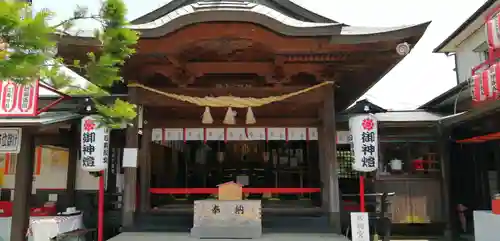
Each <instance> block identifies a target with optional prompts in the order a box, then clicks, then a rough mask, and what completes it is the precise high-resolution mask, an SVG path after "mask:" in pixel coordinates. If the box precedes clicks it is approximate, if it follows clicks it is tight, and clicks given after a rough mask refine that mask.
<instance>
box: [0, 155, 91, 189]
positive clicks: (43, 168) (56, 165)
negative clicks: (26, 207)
mask: <svg viewBox="0 0 500 241" xmlns="http://www.w3.org/2000/svg"><path fill="white" fill-rule="evenodd" d="M35 158H36V155H35ZM68 161H69V155H68V151H67V150H66V149H62V148H51V147H43V148H42V154H41V160H40V161H39V162H37V161H36V160H35V163H39V164H40V174H38V175H35V178H34V183H33V185H34V189H59V190H64V189H66V180H67V179H66V176H67V171H68ZM0 165H1V166H0V171H4V169H5V162H3V163H0ZM35 169H36V168H35ZM3 173H4V175H3V181H1V182H0V183H1V184H0V188H6V189H14V187H15V175H14V173H9V174H5V172H3ZM1 177H2V176H1V175H0V178H1ZM98 184H99V180H98V178H96V177H94V176H91V175H89V174H88V172H86V171H83V170H82V169H81V168H80V165H77V171H76V190H97V189H98V187H99V186H98Z"/></svg>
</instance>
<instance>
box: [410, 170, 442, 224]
mask: <svg viewBox="0 0 500 241" xmlns="http://www.w3.org/2000/svg"><path fill="white" fill-rule="evenodd" d="M408 184H409V189H410V206H411V209H412V215H411V217H412V218H411V219H412V223H433V222H442V221H443V220H444V219H443V209H442V197H441V183H440V180H438V179H422V180H415V181H409V182H408Z"/></svg>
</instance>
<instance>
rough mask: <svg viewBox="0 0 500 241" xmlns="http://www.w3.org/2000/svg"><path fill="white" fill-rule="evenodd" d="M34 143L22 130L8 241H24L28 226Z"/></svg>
mask: <svg viewBox="0 0 500 241" xmlns="http://www.w3.org/2000/svg"><path fill="white" fill-rule="evenodd" d="M34 152H35V142H34V137H33V133H31V132H30V130H29V129H27V128H23V130H22V137H21V152H20V153H19V154H18V156H17V164H16V173H15V191H14V205H13V209H12V228H11V234H10V241H25V240H26V231H27V230H28V226H29V217H30V202H29V200H30V196H31V188H32V185H33V168H34V163H35V160H34V159H35V158H34Z"/></svg>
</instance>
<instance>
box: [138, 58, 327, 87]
mask: <svg viewBox="0 0 500 241" xmlns="http://www.w3.org/2000/svg"><path fill="white" fill-rule="evenodd" d="M324 68H325V66H324V64H321V63H283V64H280V62H278V64H275V63H272V62H199V63H193V62H191V63H186V64H184V66H183V68H178V67H176V66H174V65H172V64H170V65H163V64H149V65H146V66H144V67H142V68H141V76H142V77H143V78H145V77H147V76H151V75H153V74H155V73H156V74H161V75H164V76H166V77H168V78H171V79H173V77H176V76H179V77H184V78H193V77H194V78H196V77H200V76H202V75H204V74H211V73H213V74H238V73H255V74H257V75H260V76H265V77H267V76H277V77H279V78H281V79H284V78H286V77H291V76H293V75H296V74H299V73H309V74H313V75H317V74H319V73H321V72H322V71H323V70H324ZM179 69H182V70H183V71H184V70H185V71H184V72H183V71H180V72H179ZM179 74H185V76H183V75H179ZM193 80H194V79H193ZM174 81H176V82H177V80H174ZM183 81H186V80H183ZM188 81H189V80H188ZM188 83H189V82H188ZM191 83H192V82H191Z"/></svg>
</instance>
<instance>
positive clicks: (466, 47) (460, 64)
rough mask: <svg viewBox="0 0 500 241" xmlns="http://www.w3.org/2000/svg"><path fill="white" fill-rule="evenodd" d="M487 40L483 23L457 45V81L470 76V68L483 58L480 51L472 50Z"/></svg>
mask: <svg viewBox="0 0 500 241" xmlns="http://www.w3.org/2000/svg"><path fill="white" fill-rule="evenodd" d="M486 40H487V38H486V32H485V28H484V25H483V26H482V27H481V28H479V29H478V30H476V31H475V32H474V33H473V34H472V35H470V36H469V37H468V38H467V39H465V40H464V41H463V42H462V43H460V44H459V45H458V46H457V51H456V57H457V66H456V67H457V71H458V79H459V82H463V81H465V80H467V79H469V78H470V77H471V69H472V68H474V67H475V66H477V65H479V64H480V63H481V62H483V61H484V60H483V59H481V57H480V53H477V52H474V49H476V48H477V47H478V46H480V45H481V44H483V43H485V42H486Z"/></svg>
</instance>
